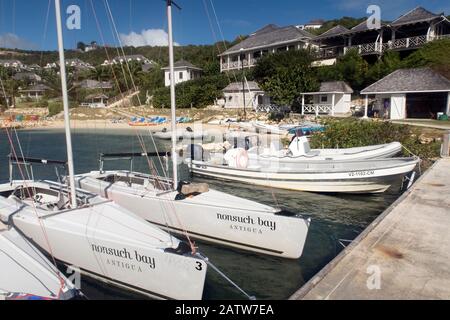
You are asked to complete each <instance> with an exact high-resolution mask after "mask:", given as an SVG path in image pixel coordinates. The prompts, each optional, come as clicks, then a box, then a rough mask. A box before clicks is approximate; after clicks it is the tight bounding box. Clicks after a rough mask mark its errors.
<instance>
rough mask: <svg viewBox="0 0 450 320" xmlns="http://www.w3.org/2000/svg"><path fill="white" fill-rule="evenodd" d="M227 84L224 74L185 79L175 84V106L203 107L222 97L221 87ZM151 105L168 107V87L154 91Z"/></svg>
mask: <svg viewBox="0 0 450 320" xmlns="http://www.w3.org/2000/svg"><path fill="white" fill-rule="evenodd" d="M227 85H228V79H227V77H226V75H224V74H218V75H212V76H205V77H202V78H199V79H195V80H191V81H186V82H183V83H180V84H178V85H177V86H176V99H177V108H191V107H196V108H204V107H206V106H208V105H210V104H211V103H212V102H214V100H215V99H218V98H220V97H222V95H223V94H222V89H223V88H225V87H226V86H227ZM153 106H154V107H156V108H168V107H170V88H168V87H167V88H166V87H164V88H160V89H156V90H155V91H154V96H153Z"/></svg>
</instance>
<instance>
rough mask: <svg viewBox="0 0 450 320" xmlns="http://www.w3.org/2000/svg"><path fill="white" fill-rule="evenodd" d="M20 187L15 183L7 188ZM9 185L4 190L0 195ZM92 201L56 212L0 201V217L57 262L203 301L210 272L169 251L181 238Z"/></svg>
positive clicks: (161, 294)
mask: <svg viewBox="0 0 450 320" xmlns="http://www.w3.org/2000/svg"><path fill="white" fill-rule="evenodd" d="M31 184H33V185H35V183H28V184H27V186H30V185H31ZM21 185H22V183H21V182H15V183H14V184H13V186H12V187H9V188H12V190H14V188H15V187H17V186H21ZM46 185H47V183H39V184H38V185H37V186H42V187H45V186H46ZM8 186H10V185H9V184H8V185H3V186H0V189H2V190H0V191H5V189H8ZM90 197H91V201H92V202H91V203H92V205H91V206H87V207H81V208H78V209H76V210H66V211H63V212H58V211H56V212H55V213H52V212H47V211H43V210H40V209H39V208H37V209H36V210H35V209H33V208H32V207H30V206H27V205H25V206H24V205H23V203H20V202H18V201H15V200H14V199H11V198H4V197H0V218H1V219H2V220H4V219H6V220H7V219H9V218H10V217H11V218H12V219H13V221H14V224H15V226H16V227H17V228H18V229H19V230H20V231H21V232H22V233H23V234H25V235H26V236H27V237H29V238H30V239H32V240H33V241H34V243H36V245H38V246H39V247H40V248H42V249H43V250H45V251H46V252H48V253H53V255H54V257H55V258H56V259H57V260H58V261H60V262H62V263H64V264H66V265H73V266H76V267H78V268H79V269H80V270H81V272H83V273H85V274H88V275H92V276H94V277H95V278H98V279H101V280H102V281H104V282H106V283H109V284H113V285H116V286H119V287H123V288H126V289H128V290H132V291H136V292H139V293H142V294H145V295H148V296H151V297H153V298H159V299H182V300H184V299H189V300H196V299H201V298H202V294H203V286H204V282H205V276H206V269H207V265H206V263H205V262H204V261H203V260H202V259H197V258H193V257H192V256H187V255H180V254H175V253H171V252H166V250H167V249H173V248H176V247H177V246H178V245H179V240H177V239H176V238H174V237H172V236H170V235H168V234H167V233H166V232H164V231H162V230H160V229H158V228H156V227H154V226H151V225H150V224H148V223H147V222H145V221H143V220H142V219H140V218H139V217H137V216H135V215H134V214H132V213H131V212H129V211H127V210H125V209H123V208H121V207H119V206H118V205H116V204H114V203H113V202H111V201H106V200H105V199H103V200H102V198H100V197H96V196H95V195H93V194H91V196H90ZM38 217H39V218H38ZM42 226H44V229H43V228H42ZM43 230H45V232H44V231H43Z"/></svg>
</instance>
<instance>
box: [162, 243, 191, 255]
mask: <svg viewBox="0 0 450 320" xmlns="http://www.w3.org/2000/svg"><path fill="white" fill-rule="evenodd" d="M164 252H167V253H174V254H179V255H181V256H182V255H185V254H189V253H191V247H190V246H189V245H188V244H187V243H186V242H184V241H180V244H179V245H178V247H177V248H176V249H175V248H167V249H165V250H164Z"/></svg>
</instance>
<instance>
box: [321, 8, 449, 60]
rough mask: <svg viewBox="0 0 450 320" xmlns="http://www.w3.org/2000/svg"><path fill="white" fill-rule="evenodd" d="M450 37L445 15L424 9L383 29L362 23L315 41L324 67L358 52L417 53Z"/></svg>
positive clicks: (405, 16) (373, 53) (384, 26)
mask: <svg viewBox="0 0 450 320" xmlns="http://www.w3.org/2000/svg"><path fill="white" fill-rule="evenodd" d="M448 37H450V21H449V20H448V19H447V18H446V16H445V15H444V13H440V14H435V13H432V12H430V11H428V10H426V9H424V8H422V7H416V8H414V9H413V10H411V11H409V12H407V13H405V14H403V15H401V16H400V17H399V18H397V19H396V20H394V21H392V22H390V23H382V24H381V26H380V28H378V29H373V28H369V26H368V23H367V21H363V22H362V23H360V24H359V25H357V26H355V27H354V28H352V29H350V30H349V29H347V28H345V27H343V26H337V27H334V28H333V29H331V30H329V31H328V32H325V33H324V34H322V35H319V36H317V37H315V38H314V39H313V41H314V43H315V44H316V45H317V46H318V48H319V49H318V50H317V51H316V53H315V55H316V58H317V59H318V60H323V61H324V64H330V60H331V62H332V63H334V62H335V61H336V58H337V57H338V56H341V55H344V54H345V53H346V52H347V51H348V50H350V49H355V50H357V51H358V53H359V54H360V55H362V56H378V55H381V54H383V53H384V52H386V51H388V50H394V51H411V50H416V49H418V48H420V47H422V46H423V45H425V44H426V43H428V42H430V41H434V40H437V39H442V38H448Z"/></svg>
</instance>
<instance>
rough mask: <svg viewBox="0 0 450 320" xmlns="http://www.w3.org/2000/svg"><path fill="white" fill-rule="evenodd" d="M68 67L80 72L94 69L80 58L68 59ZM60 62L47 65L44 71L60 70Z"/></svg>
mask: <svg viewBox="0 0 450 320" xmlns="http://www.w3.org/2000/svg"><path fill="white" fill-rule="evenodd" d="M66 67H71V68H75V69H78V70H86V69H94V67H93V66H92V65H91V64H90V63H87V62H84V61H82V60H80V59H78V58H76V59H66ZM58 68H59V61H56V62H52V63H47V65H46V66H45V67H44V69H58Z"/></svg>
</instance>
